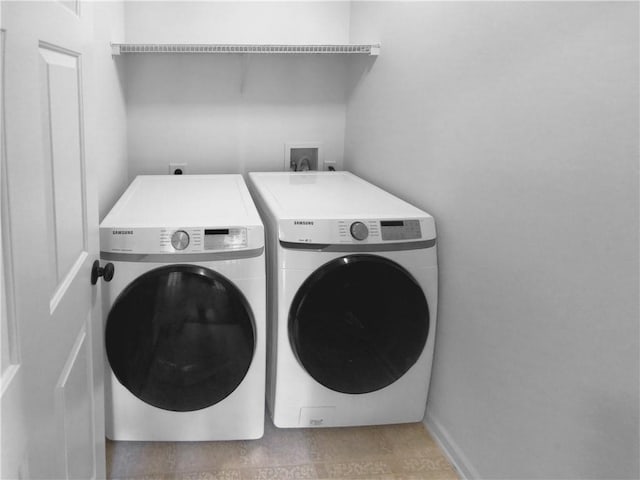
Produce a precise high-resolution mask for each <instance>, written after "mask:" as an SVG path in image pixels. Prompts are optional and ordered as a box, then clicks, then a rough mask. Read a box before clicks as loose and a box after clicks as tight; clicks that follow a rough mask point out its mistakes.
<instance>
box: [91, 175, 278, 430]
mask: <svg viewBox="0 0 640 480" xmlns="http://www.w3.org/2000/svg"><path fill="white" fill-rule="evenodd" d="M100 245H101V254H100V256H101V258H102V260H103V261H107V262H112V264H113V266H114V275H113V279H112V280H111V281H110V282H109V283H103V304H104V311H105V313H106V319H105V351H106V362H105V363H106V378H105V396H106V399H105V400H106V401H105V409H106V434H107V437H108V438H110V439H112V440H139V441H156V440H158V441H159V440H167V441H168V440H170V441H197V440H235V439H254V438H260V437H261V436H262V434H263V430H264V391H265V390H264V382H265V336H266V335H265V334H266V328H265V301H266V300H265V288H266V287H265V260H264V229H263V226H262V222H261V220H260V217H259V215H258V212H257V211H256V209H255V206H254V204H253V202H252V200H251V196H250V195H249V191H248V190H247V187H246V185H245V183H244V180H243V179H242V176H241V175H183V176H177V175H175V176H170V175H152V176H138V177H137V178H136V179H135V180H134V181H133V182H132V183H131V185H130V186H129V188H128V189H127V190H126V191H125V193H124V194H123V195H122V197H121V198H120V200H118V202H117V203H116V204H115V206H114V207H113V209H112V210H111V212H110V213H109V214H108V215H107V216H106V217H105V219H104V220H103V221H102V223H101V225H100Z"/></svg>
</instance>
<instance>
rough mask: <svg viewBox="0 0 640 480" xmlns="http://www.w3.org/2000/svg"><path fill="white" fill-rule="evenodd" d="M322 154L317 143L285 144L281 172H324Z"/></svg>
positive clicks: (320, 147) (320, 146)
mask: <svg viewBox="0 0 640 480" xmlns="http://www.w3.org/2000/svg"><path fill="white" fill-rule="evenodd" d="M323 153H324V152H323V150H322V144H321V143H319V142H305V143H287V144H285V146H284V164H283V170H285V171H288V172H304V171H306V170H324V159H323V157H322V155H323Z"/></svg>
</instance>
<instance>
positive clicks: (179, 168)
mask: <svg viewBox="0 0 640 480" xmlns="http://www.w3.org/2000/svg"><path fill="white" fill-rule="evenodd" d="M186 173H187V164H186V163H170V164H169V175H185V174H186Z"/></svg>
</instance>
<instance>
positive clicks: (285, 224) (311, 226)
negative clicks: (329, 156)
mask: <svg viewBox="0 0 640 480" xmlns="http://www.w3.org/2000/svg"><path fill="white" fill-rule="evenodd" d="M278 236H279V239H280V240H281V241H284V242H293V243H317V244H353V245H359V244H371V243H388V242H415V241H420V240H431V239H434V238H435V237H436V231H435V224H434V222H433V218H432V217H431V216H426V217H424V218H404V219H403V218H398V219H395V218H392V219H366V218H360V219H358V218H349V219H338V220H328V219H318V220H306V219H305V220H302V219H300V220H294V219H283V220H280V222H279V224H278Z"/></svg>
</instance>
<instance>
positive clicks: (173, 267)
mask: <svg viewBox="0 0 640 480" xmlns="http://www.w3.org/2000/svg"><path fill="white" fill-rule="evenodd" d="M176 272H179V273H188V274H192V275H196V276H199V277H204V278H206V279H208V280H210V281H215V282H219V283H220V284H221V285H223V286H224V287H225V289H226V290H227V291H228V292H230V294H233V298H234V299H235V301H237V303H238V304H239V305H240V307H241V308H242V311H243V312H244V313H245V315H246V318H244V319H243V323H245V326H246V327H245V328H248V329H250V333H251V337H252V342H251V344H250V351H249V350H248V351H247V361H246V362H245V363H246V365H245V367H246V368H245V367H243V368H242V369H241V370H242V372H241V374H238V375H237V376H236V377H235V379H234V380H235V381H234V382H233V386H231V387H229V388H227V389H225V390H224V391H223V393H221V394H217V395H215V396H213V398H214V399H213V400H212V401H207V402H198V404H197V405H195V406H194V405H189V406H175V405H168V404H166V403H164V402H158V401H155V400H154V399H153V398H147V397H145V396H141V395H140V394H139V392H136V391H133V390H132V389H131V388H130V386H129V385H128V383H129V382H127V381H126V380H125V381H123V378H122V377H123V375H122V374H121V373H122V372H119V371H117V369H114V367H113V362H112V357H111V356H110V350H111V349H110V348H109V331H110V325H111V327H112V328H113V322H112V321H111V319H112V314H113V312H114V309H115V308H116V307H117V306H118V305H119V303H120V302H122V301H123V300H124V299H125V298H126V297H127V296H128V295H130V294H131V292H132V291H133V290H134V289H135V288H136V287H138V286H139V285H140V284H141V282H143V281H145V280H150V279H153V278H155V277H158V276H161V275H165V274H168V273H176ZM247 322H248V324H247ZM104 336H105V338H104V342H105V353H106V356H107V363H108V365H109V368H110V370H111V372H112V373H113V375H114V376H115V377H116V379H117V380H118V382H119V383H120V384H121V385H122V386H123V387H124V388H125V389H126V390H127V391H128V392H129V393H130V394H132V395H134V396H135V397H136V398H138V399H139V400H141V401H143V402H145V403H146V404H149V405H152V406H154V407H157V408H160V409H162V410H167V411H175V412H190V411H196V410H201V409H204V408H208V407H210V406H213V405H216V404H218V403H220V402H221V401H223V400H224V399H225V398H227V397H228V396H229V395H231V394H232V393H233V392H234V391H236V390H237V389H238V387H239V386H240V385H241V384H242V382H243V381H244V379H245V377H246V376H247V373H248V372H249V370H250V368H251V365H253V363H254V360H255V355H256V349H257V341H258V339H257V336H258V331H257V326H256V321H255V316H254V312H253V309H252V308H251V304H250V303H249V301H248V300H247V298H246V296H245V295H244V293H243V292H242V290H240V289H239V288H238V286H237V285H235V283H234V282H232V281H231V280H230V279H229V278H227V277H226V276H224V275H222V274H221V273H218V272H216V271H215V270H214V269H212V268H209V267H205V266H202V265H194V264H168V265H163V266H160V267H155V268H152V269H150V270H148V271H146V272H144V273H142V274H140V275H137V276H136V277H135V278H134V279H133V280H131V281H130V282H129V283H128V284H127V285H126V286H125V287H124V288H123V289H122V290H121V292H120V293H119V294H118V296H117V297H116V299H115V301H114V302H113V303H112V304H111V305H110V306H109V313H108V315H107V319H106V323H105V335H104ZM248 347H249V346H248Z"/></svg>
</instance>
